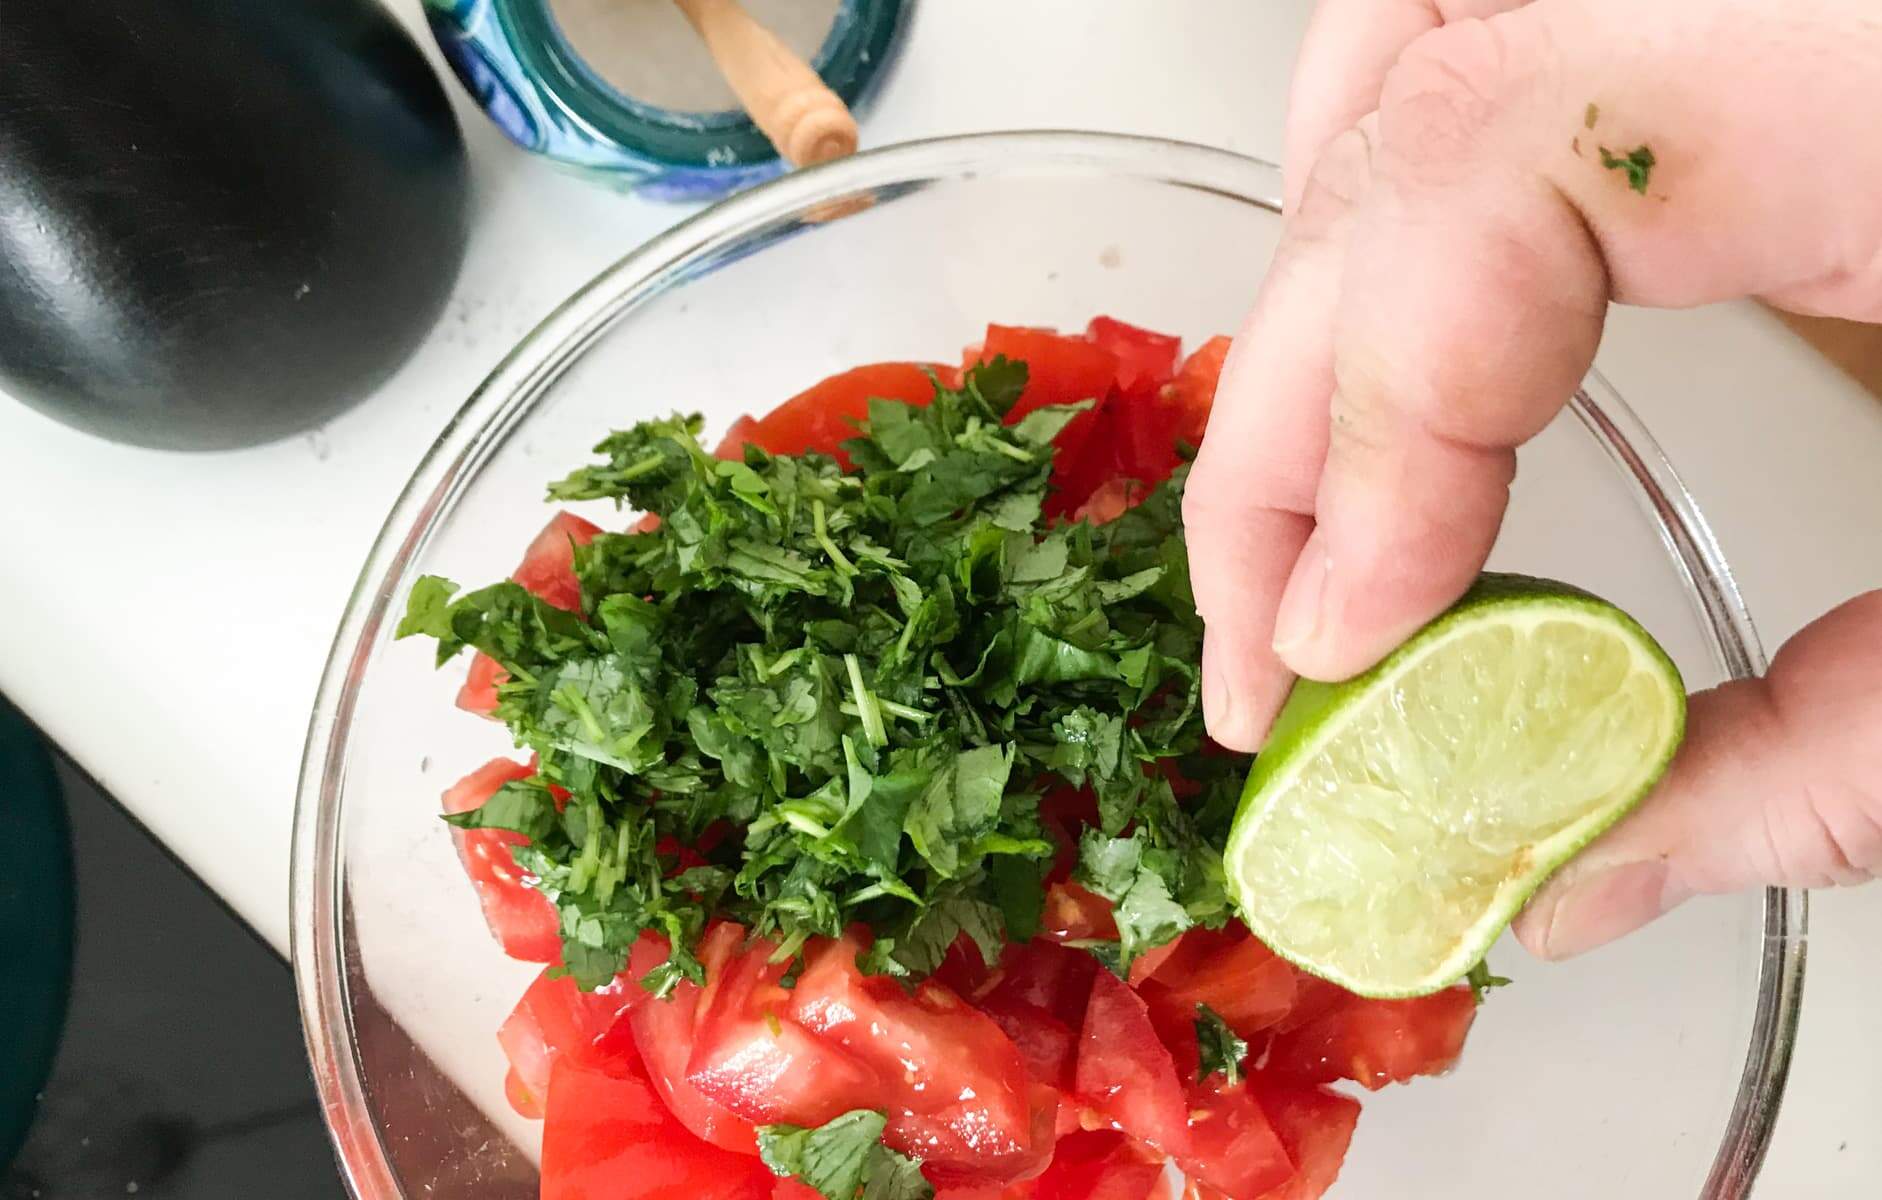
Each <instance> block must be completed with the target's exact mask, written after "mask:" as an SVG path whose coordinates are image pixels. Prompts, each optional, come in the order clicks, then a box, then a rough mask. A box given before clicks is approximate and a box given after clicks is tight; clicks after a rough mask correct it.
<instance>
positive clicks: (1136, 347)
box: [1085, 317, 1183, 392]
mask: <svg viewBox="0 0 1882 1200" xmlns="http://www.w3.org/2000/svg"><path fill="white" fill-rule="evenodd" d="M1085 337H1086V339H1087V340H1089V341H1090V342H1091V343H1092V344H1093V345H1095V346H1097V347H1099V348H1100V349H1103V350H1108V351H1110V352H1111V355H1112V356H1113V357H1114V358H1116V359H1117V386H1118V390H1119V391H1122V392H1134V391H1140V390H1146V389H1148V390H1155V389H1158V388H1161V387H1162V386H1163V385H1164V384H1166V383H1168V382H1169V380H1170V376H1171V375H1173V374H1175V373H1176V357H1177V355H1178V354H1180V353H1181V352H1182V349H1183V339H1182V338H1179V337H1172V336H1170V335H1169V334H1167V333H1153V332H1152V331H1150V330H1148V329H1143V328H1140V327H1138V326H1136V325H1131V324H1128V323H1126V322H1124V321H1120V320H1118V319H1117V318H1116V317H1093V318H1092V319H1091V323H1090V324H1089V325H1087V326H1085Z"/></svg>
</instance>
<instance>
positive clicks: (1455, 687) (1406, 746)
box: [1225, 575, 1685, 998]
mask: <svg viewBox="0 0 1882 1200" xmlns="http://www.w3.org/2000/svg"><path fill="white" fill-rule="evenodd" d="M1499 654H1500V655H1501V657H1500V658H1499ZM1525 660H1531V661H1527V662H1526V661H1525ZM1499 667H1500V668H1503V670H1502V673H1501V674H1498V668H1499ZM1473 670H1474V671H1476V674H1474V675H1473V674H1472V671H1473ZM1434 680H1435V681H1436V683H1434V682H1433V681H1434ZM1420 686H1422V687H1423V688H1424V691H1422V692H1421V691H1420V690H1419V688H1420ZM1551 689H1553V691H1554V692H1558V693H1565V694H1567V695H1568V698H1569V700H1570V701H1572V702H1569V703H1558V702H1551V701H1550V700H1549V695H1550V693H1551ZM1433 694H1435V695H1436V696H1438V697H1439V698H1441V699H1443V700H1444V701H1446V702H1447V703H1437V704H1431V703H1421V701H1430V700H1431V699H1432V698H1433ZM1487 701H1494V702H1500V703H1501V704H1502V705H1503V707H1502V708H1501V709H1498V710H1496V711H1494V712H1486V711H1484V705H1485V703H1486V702H1487ZM1413 727H1419V728H1418V729H1416V730H1414V728H1413ZM1684 731H1685V689H1684V685H1683V683H1682V681H1681V679H1680V676H1679V671H1678V669H1677V668H1676V667H1675V666H1674V665H1673V663H1672V661H1671V659H1669V658H1668V657H1667V655H1666V653H1665V651H1664V650H1662V649H1661V648H1660V646H1659V645H1658V644H1657V643H1656V642H1655V641H1654V640H1653V638H1652V637H1651V636H1650V635H1649V634H1648V633H1647V631H1646V630H1645V629H1644V628H1642V627H1641V626H1640V624H1639V623H1638V622H1637V621H1635V620H1634V619H1633V618H1631V617H1629V616H1628V615H1627V614H1626V613H1624V612H1622V611H1621V610H1619V609H1618V608H1615V607H1614V606H1613V605H1611V604H1608V603H1607V602H1605V601H1603V600H1600V599H1598V598H1597V597H1594V596H1591V595H1589V594H1588V593H1586V592H1582V591H1580V590H1579V589H1575V588H1572V587H1569V586H1567V585H1564V584H1559V583H1555V582H1552V581H1548V580H1540V579H1534V578H1530V577H1526V576H1511V575H1486V576H1484V577H1483V578H1482V579H1481V580H1480V581H1479V583H1478V584H1477V585H1476V586H1475V587H1473V588H1472V589H1471V591H1470V592H1469V593H1468V594H1466V595H1465V597H1464V598H1463V599H1462V600H1460V601H1459V602H1458V603H1457V604H1456V605H1454V606H1453V607H1452V608H1451V609H1449V610H1448V611H1447V612H1445V613H1444V614H1443V615H1441V616H1440V617H1438V618H1437V619H1436V620H1434V621H1433V622H1432V623H1431V624H1429V625H1427V626H1426V627H1425V628H1424V629H1422V630H1420V631H1419V632H1418V633H1417V634H1416V635H1414V636H1413V637H1412V638H1411V639H1410V640H1409V641H1407V642H1406V643H1405V645H1403V646H1402V647H1400V648H1399V649H1398V650H1397V651H1395V652H1394V653H1393V654H1392V655H1390V656H1389V657H1388V658H1387V659H1386V660H1385V661H1384V662H1382V663H1380V664H1379V665H1378V666H1377V667H1375V668H1373V669H1372V670H1371V671H1368V672H1366V673H1365V674H1364V675H1361V676H1359V677H1357V678H1355V679H1353V680H1349V681H1347V682H1344V683H1337V684H1322V683H1314V682H1310V681H1303V682H1301V683H1300V684H1298V685H1296V687H1295V690H1294V692H1293V694H1292V695H1291V696H1290V697H1289V700H1288V703H1287V705H1286V706H1285V708H1284V709H1283V711H1282V714H1281V717H1280V718H1279V720H1278V721H1277V722H1276V725H1275V728H1274V732H1273V734H1272V735H1271V736H1270V738H1269V742H1268V746H1267V748H1266V749H1265V750H1264V751H1263V752H1262V754H1261V756H1260V757H1259V758H1258V759H1257V760H1256V762H1255V766H1254V769H1253V771H1252V772H1251V773H1250V776H1249V779H1248V783H1247V786H1246V787H1245V789H1244V791H1243V797H1242V802H1241V807H1240V809H1239V811H1238V812H1237V814H1236V819H1235V824H1234V827H1233V829H1232V831H1231V833H1230V836H1229V843H1228V847H1227V851H1226V854H1225V863H1226V865H1227V872H1228V878H1229V886H1230V890H1231V894H1232V895H1233V897H1234V899H1235V901H1236V906H1237V908H1238V910H1239V911H1240V914H1241V916H1242V919H1243V920H1244V922H1246V923H1247V924H1248V926H1249V928H1250V929H1251V930H1253V932H1254V933H1255V934H1256V935H1257V936H1259V937H1261V938H1262V939H1263V940H1264V941H1266V942H1267V943H1268V944H1269V945H1270V946H1272V947H1273V948H1274V950H1275V952H1276V953H1278V954H1280V955H1281V956H1282V957H1284V958H1286V959H1288V960H1289V961H1291V962H1293V963H1294V964H1295V965H1297V966H1299V967H1301V968H1302V969H1303V970H1306V971H1308V972H1311V973H1313V974H1315V975H1319V976H1321V977H1323V978H1327V979H1330V980H1332V981H1333V982H1335V983H1338V984H1340V985H1341V986H1343V987H1346V988H1348V989H1349V990H1351V991H1354V992H1357V993H1359V994H1361V995H1366V996H1375V997H1380V998H1401V997H1409V996H1417V995H1425V994H1429V993H1431V992H1434V991H1438V990H1440V989H1442V988H1444V987H1448V986H1450V985H1452V984H1454V983H1456V982H1457V981H1458V980H1460V979H1461V978H1463V976H1464V975H1465V974H1466V973H1467V972H1468V971H1469V970H1470V968H1471V967H1473V966H1475V965H1476V964H1477V963H1478V962H1479V961H1481V959H1482V958H1483V956H1484V954H1485V953H1486V952H1487V951H1488V949H1489V947H1490V945H1491V944H1492V943H1493V942H1494V941H1495V940H1496V938H1497V937H1498V936H1499V935H1500V934H1501V932H1502V931H1503V929H1504V928H1505V927H1507V925H1508V924H1509V922H1510V920H1511V919H1512V918H1513V917H1514V916H1515V915H1516V913H1517V912H1518V911H1520V909H1521V908H1522V906H1523V904H1524V903H1525V902H1527V900H1528V899H1529V897H1530V896H1531V895H1533V894H1534V893H1535V891H1536V889H1537V888H1539V887H1540V886H1541V885H1542V884H1543V883H1544V882H1545V881H1546V880H1547V879H1548V877H1549V876H1550V875H1551V874H1553V873H1554V872H1555V871H1556V870H1557V869H1559V868H1560V866H1561V865H1562V864H1563V863H1564V862H1566V861H1567V860H1568V859H1569V858H1571V857H1573V856H1574V854H1576V853H1577V852H1578V851H1580V850H1581V849H1582V848H1583V847H1585V846H1586V845H1587V844H1588V843H1589V842H1591V841H1593V840H1594V839H1595V838H1596V837H1598V836H1599V835H1600V834H1601V833H1602V832H1604V831H1605V830H1606V829H1608V828H1609V827H1610V826H1611V825H1613V824H1614V823H1615V822H1616V821H1618V820H1620V819H1621V817H1623V816H1625V815H1626V814H1627V813H1628V812H1629V811H1631V810H1632V809H1633V808H1634V806H1635V805H1637V804H1638V803H1639V802H1640V800H1641V799H1642V798H1643V797H1645V796H1646V795H1647V793H1648V792H1650V791H1651V790H1652V788H1653V786H1654V784H1655V783H1656V782H1657V781H1658V780H1659V778H1660V776H1661V775H1662V774H1663V773H1664V772H1665V769H1666V767H1667V765H1668V764H1669V763H1670V762H1671V760H1672V757H1673V754H1674V753H1675V751H1676V750H1677V749H1678V746H1679V743H1680V740H1681V738H1682V737H1683V735H1684ZM1414 734H1415V736H1414ZM1362 743H1363V744H1362ZM1584 752H1586V753H1585V756H1584V757H1578V756H1582V755H1584ZM1454 780H1462V786H1455V787H1454V786H1453V781H1454ZM1473 784H1474V785H1478V786H1472V785H1473ZM1530 835H1533V836H1530ZM1499 839H1500V840H1499ZM1512 839H1514V840H1512ZM1486 842H1488V843H1494V844H1483V843H1486Z"/></svg>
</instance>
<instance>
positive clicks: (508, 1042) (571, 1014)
mask: <svg viewBox="0 0 1882 1200" xmlns="http://www.w3.org/2000/svg"><path fill="white" fill-rule="evenodd" d="M646 995H647V993H646V992H645V991H644V990H643V989H641V988H640V987H639V986H638V985H636V984H634V983H633V982H631V981H629V980H616V981H615V982H613V983H610V984H608V985H606V986H605V987H602V988H600V989H598V990H596V991H593V992H584V991H582V990H581V989H580V988H579V987H577V986H576V985H575V980H574V979H573V978H571V977H570V976H567V975H563V976H561V977H560V978H551V976H550V972H549V970H547V969H545V970H544V971H543V972H542V974H540V975H538V976H536V978H535V981H534V982H532V983H531V984H530V985H529V988H528V990H526V991H525V992H524V993H523V996H522V999H520V1000H518V1001H517V1002H516V1007H515V1008H514V1009H512V1010H511V1012H510V1015H509V1017H508V1018H506V1019H505V1020H504V1022H503V1024H502V1026H501V1027H499V1028H498V1030H497V1042H498V1043H499V1044H500V1045H502V1047H503V1053H504V1054H505V1055H507V1056H508V1057H509V1060H510V1073H511V1075H512V1076H513V1077H514V1078H515V1080H516V1084H517V1087H518V1088H519V1089H520V1090H521V1091H522V1092H523V1093H524V1094H526V1095H527V1096H529V1097H530V1098H531V1099H533V1100H534V1102H535V1104H536V1106H537V1108H538V1110H539V1111H540V1108H541V1105H542V1101H543V1097H544V1096H546V1095H548V1093H549V1067H550V1064H551V1063H552V1062H553V1061H554V1060H555V1058H556V1057H557V1056H558V1055H563V1054H567V1055H573V1056H574V1057H576V1058H577V1059H579V1060H581V1061H583V1062H590V1063H592V1062H595V1061H597V1059H598V1055H597V1052H596V1049H595V1046H596V1043H598V1042H599V1041H600V1040H601V1039H602V1038H603V1037H605V1036H606V1034H607V1032H608V1030H609V1029H611V1028H612V1027H613V1026H614V1023H615V1021H616V1020H617V1019H618V1018H619V1017H620V1015H621V1014H622V1013H623V1012H626V1011H627V1010H628V1009H631V1008H633V1007H634V1006H635V1005H637V1004H639V1003H640V1002H641V1001H642V1000H643V999H644V998H645V997H646ZM512 1103H514V1097H513V1098H512ZM518 1111H521V1110H520V1109H519V1110H518Z"/></svg>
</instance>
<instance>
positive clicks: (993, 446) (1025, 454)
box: [982, 433, 1033, 462]
mask: <svg viewBox="0 0 1882 1200" xmlns="http://www.w3.org/2000/svg"><path fill="white" fill-rule="evenodd" d="M982 444H983V445H985V446H986V447H987V449H989V450H992V451H994V452H996V453H999V454H1004V455H1006V456H1007V457H1008V458H1010V459H1012V460H1013V461H1014V462H1031V461H1033V454H1032V451H1030V450H1022V449H1020V448H1019V447H1018V446H1015V445H1014V444H1013V443H1011V442H1009V441H1007V440H1006V438H1005V437H1004V436H1002V435H1000V434H997V433H996V434H992V435H990V436H988V437H987V438H986V439H985V441H984V442H983V443H982Z"/></svg>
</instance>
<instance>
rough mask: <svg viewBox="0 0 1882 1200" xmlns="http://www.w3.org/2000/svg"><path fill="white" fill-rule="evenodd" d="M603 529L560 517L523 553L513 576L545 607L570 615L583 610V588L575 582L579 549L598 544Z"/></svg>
mask: <svg viewBox="0 0 1882 1200" xmlns="http://www.w3.org/2000/svg"><path fill="white" fill-rule="evenodd" d="M600 532H601V526H599V525H597V524H595V523H594V522H593V521H585V520H583V519H582V518H580V517H578V516H576V515H575V514H574V513H557V514H556V515H555V516H553V517H551V518H550V519H549V523H548V524H547V525H545V526H544V527H543V530H542V532H541V533H539V534H537V535H536V540H535V541H533V542H531V543H530V544H529V549H527V550H525V551H524V552H523V561H522V563H521V564H520V565H519V566H518V567H517V568H516V572H515V573H514V574H512V575H511V576H510V578H511V579H513V580H515V581H516V582H517V583H520V584H522V585H523V586H524V587H526V588H528V589H529V591H530V593H531V594H532V595H534V596H536V597H538V598H539V599H541V600H542V601H544V602H545V603H548V604H553V605H555V606H556V607H557V608H566V609H568V610H569V611H570V612H580V611H581V609H582V587H581V584H580V582H578V581H577V580H576V578H575V547H577V546H586V545H587V544H588V543H589V542H592V541H594V540H595V537H596V535H597V534H599V533H600Z"/></svg>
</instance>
